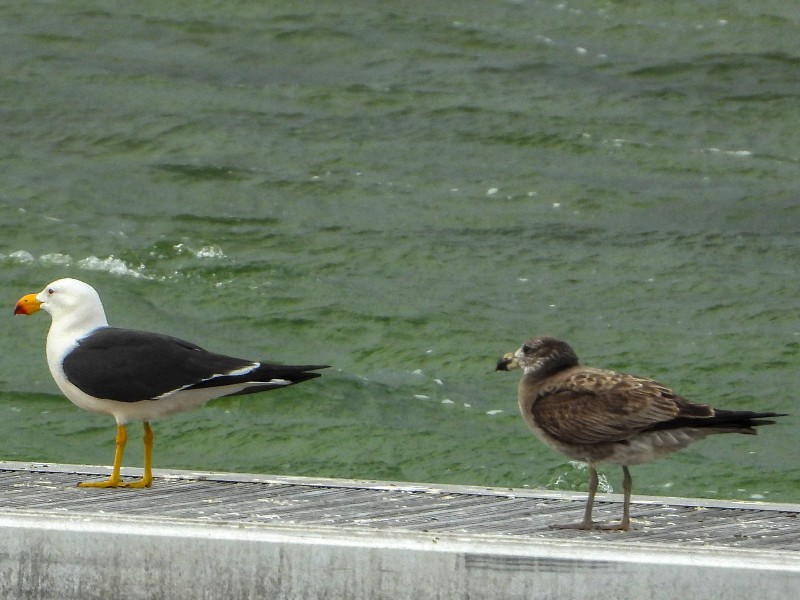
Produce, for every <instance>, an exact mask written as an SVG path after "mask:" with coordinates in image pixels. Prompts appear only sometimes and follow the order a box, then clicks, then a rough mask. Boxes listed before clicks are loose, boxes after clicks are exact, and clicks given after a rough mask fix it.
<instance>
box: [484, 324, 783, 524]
mask: <svg viewBox="0 0 800 600" xmlns="http://www.w3.org/2000/svg"><path fill="white" fill-rule="evenodd" d="M514 368H521V369H523V376H522V380H521V381H520V384H519V398H518V399H519V407H520V411H521V413H522V417H523V418H524V419H525V422H526V423H527V424H528V426H529V427H530V428H531V429H532V430H533V432H534V433H535V434H536V435H537V437H539V439H541V440H542V441H543V442H544V443H546V444H547V445H549V446H551V447H552V448H555V449H556V450H559V451H560V452H562V453H563V454H565V455H567V456H569V457H570V458H573V459H575V460H580V461H584V462H586V463H588V465H589V498H588V501H587V506H586V512H585V514H584V519H583V521H581V522H580V523H577V524H575V525H567V526H559V527H577V528H580V529H591V528H593V526H594V524H593V522H592V504H593V501H594V495H595V493H596V491H597V471H596V470H595V464H597V463H612V464H618V465H621V466H622V470H623V492H624V495H625V499H624V504H623V518H622V521H621V522H620V523H619V525H616V526H614V527H613V528H614V529H623V530H627V529H629V528H630V516H629V513H630V492H631V478H630V473H629V471H628V465H635V464H640V463H644V462H649V461H651V460H654V459H656V458H658V457H660V456H663V455H665V454H669V453H670V452H674V451H676V450H680V449H681V448H685V447H686V446H688V445H689V444H690V443H692V442H694V441H696V440H699V439H703V438H704V437H706V436H708V435H712V434H717V433H745V434H755V433H756V431H755V429H754V427H756V426H758V425H768V424H771V423H774V421H771V420H766V419H765V417H779V416H783V415H780V414H777V413H771V412H761V413H756V412H752V411H729V410H720V409H715V408H712V407H711V406H708V405H706V404H694V403H692V402H689V401H688V400H686V399H685V398H682V397H680V396H678V395H677V394H676V393H675V392H673V391H672V390H671V389H670V388H668V387H666V386H664V385H662V384H660V383H658V382H657V381H653V380H652V379H647V378H644V377H636V376H634V375H627V374H625V373H617V372H615V371H606V370H601V369H594V368H592V367H584V366H581V365H580V364H579V362H578V357H577V356H576V354H575V352H574V351H573V350H572V348H571V347H570V346H569V345H568V344H567V343H566V342H563V341H561V340H557V339H555V338H551V337H537V338H533V339H531V340H530V341H528V342H526V343H525V344H523V345H522V347H521V348H520V349H519V350H517V351H516V352H514V353H508V354H506V355H505V356H504V357H503V358H502V359H501V360H500V361H499V362H498V363H497V370H498V371H507V370H511V369H514Z"/></svg>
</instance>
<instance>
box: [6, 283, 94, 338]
mask: <svg viewBox="0 0 800 600" xmlns="http://www.w3.org/2000/svg"><path fill="white" fill-rule="evenodd" d="M39 310H44V311H45V312H48V313H50V316H51V317H52V318H53V323H54V324H55V323H59V324H60V325H62V326H63V327H65V328H70V329H71V328H74V327H78V328H80V329H84V330H88V329H93V328H95V327H99V326H102V325H108V321H107V320H106V313H105V310H103V303H102V302H100V296H99V295H98V294H97V291H96V290H95V289H94V288H93V287H92V286H90V285H89V284H88V283H84V282H83V281H78V280H77V279H69V278H67V279H59V280H57V281H54V282H53V283H50V284H48V285H47V286H45V288H44V289H43V290H42V291H41V292H39V293H38V294H28V295H27V296H23V297H22V298H20V299H19V301H18V302H17V305H16V307H15V309H14V314H15V315H31V314H33V313H35V312H38V311H39Z"/></svg>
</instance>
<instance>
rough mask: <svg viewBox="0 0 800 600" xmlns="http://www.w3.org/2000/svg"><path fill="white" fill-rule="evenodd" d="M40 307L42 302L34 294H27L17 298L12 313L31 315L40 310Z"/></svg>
mask: <svg viewBox="0 0 800 600" xmlns="http://www.w3.org/2000/svg"><path fill="white" fill-rule="evenodd" d="M41 308H42V303H41V302H39V301H38V300H37V299H36V294H28V295H27V296H23V297H22V298H20V299H19V300H17V305H16V306H15V307H14V314H15V315H32V314H33V313H35V312H37V311H39V310H41Z"/></svg>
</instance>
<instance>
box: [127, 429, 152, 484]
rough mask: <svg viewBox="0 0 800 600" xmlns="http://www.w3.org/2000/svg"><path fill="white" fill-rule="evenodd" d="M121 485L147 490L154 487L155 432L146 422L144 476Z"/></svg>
mask: <svg viewBox="0 0 800 600" xmlns="http://www.w3.org/2000/svg"><path fill="white" fill-rule="evenodd" d="M120 485H121V486H122V487H131V488H146V487H150V486H151V485H153V430H152V429H151V428H150V423H148V422H147V421H145V422H144V474H143V475H142V478H141V479H139V480H137V481H131V482H130V483H124V482H123V483H120Z"/></svg>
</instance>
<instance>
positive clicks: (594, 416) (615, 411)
mask: <svg viewBox="0 0 800 600" xmlns="http://www.w3.org/2000/svg"><path fill="white" fill-rule="evenodd" d="M554 379H555V380H554V381H552V383H546V384H545V385H544V386H542V387H541V388H540V389H539V393H538V395H537V399H536V401H535V402H534V403H533V406H532V409H531V410H532V416H533V418H534V420H535V421H536V424H537V425H538V426H539V427H541V428H542V429H543V430H544V431H545V432H546V433H547V434H549V435H550V436H552V437H554V438H556V439H558V440H560V441H562V442H565V443H569V444H597V443H604V442H618V441H622V440H625V439H628V438H630V437H631V436H633V435H635V434H636V433H638V432H639V431H642V430H643V429H647V428H649V427H652V426H654V425H656V424H658V423H663V422H667V421H671V420H672V419H675V418H676V417H679V416H682V415H686V416H694V417H708V416H712V415H713V414H714V412H713V409H712V408H711V407H710V406H705V405H702V404H692V403H690V402H688V401H687V400H684V399H683V398H681V397H680V396H678V395H676V394H675V393H674V392H673V391H672V390H671V389H669V388H668V387H665V386H663V385H661V384H660V383H658V382H656V381H653V380H652V379H645V378H641V377H635V376H633V375H626V374H624V373H616V372H614V371H600V370H596V369H589V368H581V369H579V370H577V371H574V372H572V373H570V374H569V375H568V376H566V377H563V378H554Z"/></svg>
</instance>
